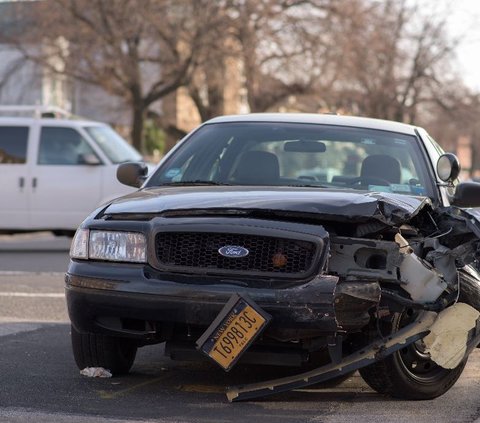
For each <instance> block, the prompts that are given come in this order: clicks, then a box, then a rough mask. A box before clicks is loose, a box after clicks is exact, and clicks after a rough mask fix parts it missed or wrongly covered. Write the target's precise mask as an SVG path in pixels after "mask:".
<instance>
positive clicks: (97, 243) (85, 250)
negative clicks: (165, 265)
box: [70, 229, 147, 263]
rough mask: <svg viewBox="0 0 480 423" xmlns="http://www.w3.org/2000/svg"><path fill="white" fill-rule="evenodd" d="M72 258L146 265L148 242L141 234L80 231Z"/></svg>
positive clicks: (71, 253) (73, 248) (71, 254)
mask: <svg viewBox="0 0 480 423" xmlns="http://www.w3.org/2000/svg"><path fill="white" fill-rule="evenodd" d="M85 240H88V241H87V242H86V241H85ZM70 256H71V257H72V258H77V259H92V260H107V261H124V262H132V263H145V262H146V261H147V240H146V238H145V235H144V234H142V233H139V232H120V231H100V230H88V229H79V230H78V231H77V233H76V234H75V238H74V240H73V242H72V248H71V250H70Z"/></svg>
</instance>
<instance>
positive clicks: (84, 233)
mask: <svg viewBox="0 0 480 423" xmlns="http://www.w3.org/2000/svg"><path fill="white" fill-rule="evenodd" d="M70 257H71V258H76V259H85V260H86V259H88V229H77V232H75V236H74V237H73V240H72V245H71V246H70Z"/></svg>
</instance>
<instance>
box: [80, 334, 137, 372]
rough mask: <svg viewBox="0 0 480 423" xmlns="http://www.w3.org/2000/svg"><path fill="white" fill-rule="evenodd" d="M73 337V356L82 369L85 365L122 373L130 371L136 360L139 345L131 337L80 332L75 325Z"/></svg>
mask: <svg viewBox="0 0 480 423" xmlns="http://www.w3.org/2000/svg"><path fill="white" fill-rule="evenodd" d="M71 338H72V350H73V356H74V358H75V363H76V364H77V366H78V368H79V369H80V370H82V369H84V368H85V367H103V368H104V369H108V370H110V371H111V372H112V374H113V375H122V374H126V373H128V372H129V371H130V368H131V367H132V365H133V362H134V361H135V355H136V354H137V345H136V343H135V342H134V341H132V340H130V339H125V338H116V337H113V336H106V335H100V334H97V333H80V332H78V331H77V330H76V329H75V328H74V327H73V326H72V328H71Z"/></svg>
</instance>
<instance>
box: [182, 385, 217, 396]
mask: <svg viewBox="0 0 480 423" xmlns="http://www.w3.org/2000/svg"><path fill="white" fill-rule="evenodd" d="M176 388H177V389H178V390H179V391H185V392H199V393H202V394H224V393H225V388H224V387H222V386H215V385H179V386H177V387H176Z"/></svg>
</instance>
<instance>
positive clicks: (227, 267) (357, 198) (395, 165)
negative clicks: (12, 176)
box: [65, 114, 480, 401]
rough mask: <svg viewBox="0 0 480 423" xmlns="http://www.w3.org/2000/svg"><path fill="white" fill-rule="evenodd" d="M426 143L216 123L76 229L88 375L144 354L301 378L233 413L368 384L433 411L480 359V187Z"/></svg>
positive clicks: (75, 299)
mask: <svg viewBox="0 0 480 423" xmlns="http://www.w3.org/2000/svg"><path fill="white" fill-rule="evenodd" d="M459 173H460V165H459V163H458V160H457V158H456V157H455V156H454V155H453V154H449V153H447V154H445V153H444V152H443V151H442V150H441V148H440V147H439V146H438V145H437V144H436V143H435V141H434V140H433V139H432V138H431V137H430V136H429V135H428V133H427V132H426V131H425V130H423V129H422V128H419V127H415V126H410V125H405V124H401V123H396V122H390V121H381V120H375V119H366V118H354V117H344V116H334V115H302V114H258V115H255V114H253V115H243V116H227V117H221V118H216V119H213V120H210V121H208V122H206V123H205V124H203V125H201V126H200V127H199V128H197V129H196V130H194V131H193V132H192V133H190V134H189V135H187V136H186V137H185V139H184V140H182V142H180V143H179V144H178V145H177V146H176V147H175V148H174V149H173V150H172V151H171V152H170V153H169V154H168V155H167V156H166V157H165V158H164V159H163V160H162V162H161V163H160V164H159V165H158V166H157V168H156V170H155V171H154V172H153V174H151V175H149V176H146V168H145V166H143V165H142V164H140V163H125V164H122V165H120V167H119V169H118V173H117V176H118V179H119V180H120V181H121V182H123V183H124V184H127V185H131V186H136V187H139V190H138V191H137V192H135V193H133V194H130V195H127V196H125V197H122V198H119V199H117V200H114V201H112V202H111V203H109V204H106V205H104V206H103V207H101V208H99V209H98V210H96V211H94V212H93V213H92V214H91V215H90V216H89V217H88V218H87V219H86V220H85V221H84V222H83V224H82V225H81V227H80V228H79V229H78V231H77V233H76V235H75V238H74V240H73V242H72V247H71V253H70V255H71V261H70V265H69V268H68V272H67V274H66V279H65V280H66V298H67V304H68V311H69V316H70V319H71V322H72V330H71V336H72V346H73V354H74V357H75V361H76V363H77V365H78V367H79V368H80V369H83V368H85V367H104V368H107V369H109V370H111V371H112V373H113V374H114V375H115V374H122V373H127V372H128V371H129V370H130V368H131V366H132V365H133V362H134V359H135V355H136V351H137V349H138V348H139V347H142V346H144V345H148V344H155V343H161V342H166V344H165V352H166V354H167V355H169V356H170V357H171V358H172V359H179V360H201V359H207V360H212V361H214V362H215V363H217V364H218V366H219V371H221V370H220V368H223V369H224V370H225V371H228V370H230V369H231V368H232V367H233V366H235V365H236V364H237V363H238V362H241V363H264V364H277V365H285V366H298V368H299V371H298V374H297V375H295V376H289V377H285V378H280V379H277V380H270V381H265V382H259V383H256V384H253V385H245V386H237V387H235V386H233V387H230V388H229V389H228V392H227V396H228V399H229V400H231V401H236V400H242V399H248V398H254V397H258V396H262V395H269V394H274V393H276V392H281V391H285V390H288V389H294V388H299V387H302V386H306V385H310V384H314V383H317V382H321V381H325V380H328V379H332V378H341V377H343V376H344V375H348V374H350V373H351V372H352V371H355V370H359V372H360V374H361V376H362V377H363V378H364V380H365V381H366V382H367V383H368V385H370V386H371V387H372V388H373V389H374V390H376V391H377V392H379V393H384V394H388V395H391V396H393V397H397V398H406V399H431V398H435V397H437V396H439V395H442V394H443V393H445V392H446V391H448V390H449V389H450V388H451V387H452V386H453V385H454V383H455V382H456V380H457V379H458V378H459V377H460V375H461V373H462V371H463V369H464V367H465V364H466V362H467V359H468V355H469V354H470V352H471V351H472V350H473V349H474V348H475V347H477V345H479V342H480V324H479V311H478V310H480V276H479V274H478V273H477V271H476V270H475V264H476V261H477V258H478V256H479V243H480V213H479V212H478V211H477V210H475V208H474V207H477V206H480V184H477V183H473V182H459V180H458V176H459Z"/></svg>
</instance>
